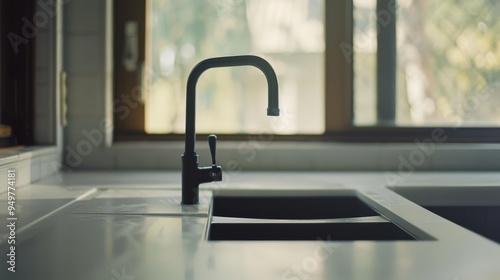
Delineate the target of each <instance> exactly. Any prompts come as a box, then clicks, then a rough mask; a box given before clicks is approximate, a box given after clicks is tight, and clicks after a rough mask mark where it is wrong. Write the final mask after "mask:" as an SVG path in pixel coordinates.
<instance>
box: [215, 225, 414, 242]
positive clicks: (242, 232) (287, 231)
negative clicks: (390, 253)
mask: <svg viewBox="0 0 500 280" xmlns="http://www.w3.org/2000/svg"><path fill="white" fill-rule="evenodd" d="M208 239H209V240H214V241H215V240H241V241H243V240H247V241H250V240H253V241H257V240H283V241H314V240H324V241H327V240H328V241H352V240H374V241H388V240H415V238H413V237H412V236H411V235H409V234H408V233H406V232H405V231H403V230H402V229H400V228H399V227H398V226H396V225H394V224H393V223H322V224H212V225H211V227H210V235H209V238H208Z"/></svg>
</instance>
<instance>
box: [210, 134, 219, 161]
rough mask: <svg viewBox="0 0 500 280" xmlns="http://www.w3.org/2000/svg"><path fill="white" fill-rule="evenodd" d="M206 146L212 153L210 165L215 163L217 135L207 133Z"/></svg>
mask: <svg viewBox="0 0 500 280" xmlns="http://www.w3.org/2000/svg"><path fill="white" fill-rule="evenodd" d="M208 146H209V147H210V153H211V154H212V165H213V166H215V165H217V163H216V160H215V155H216V150H217V135H215V134H210V135H208Z"/></svg>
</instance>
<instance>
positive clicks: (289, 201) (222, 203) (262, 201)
mask: <svg viewBox="0 0 500 280" xmlns="http://www.w3.org/2000/svg"><path fill="white" fill-rule="evenodd" d="M212 214H213V216H220V217H239V218H256V219H297V220H298V219H333V218H352V217H364V216H376V215H378V213H377V212H375V211H373V210H372V209H371V208H370V207H368V206H367V205H366V204H365V203H364V202H362V201H361V200H360V199H359V198H357V197H355V196H329V197H325V196H318V197H316V196H311V197H277V196H276V197H274V196H265V197H250V196H249V197H224V196H221V197H217V196H216V197H214V201H213V212H212Z"/></svg>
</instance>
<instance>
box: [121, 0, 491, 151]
mask: <svg viewBox="0 0 500 280" xmlns="http://www.w3.org/2000/svg"><path fill="white" fill-rule="evenodd" d="M115 1H117V0H115ZM149 1H150V0H144V1H133V2H135V3H137V2H140V3H144V5H145V6H147V5H146V3H148V2H149ZM388 1H391V0H378V5H377V7H381V6H382V4H381V3H386V2H388ZM386 4H387V3H386ZM324 5H325V9H324V10H325V19H324V20H325V54H324V61H325V64H324V70H325V79H324V81H325V132H324V133H323V134H314V135H312V134H294V135H272V137H262V135H254V134H220V135H221V136H222V137H221V139H224V140H229V141H242V140H248V139H254V138H258V139H261V138H262V140H263V141H266V139H267V140H272V141H315V142H332V141H337V142H366V143H374V142H390V143H393V142H398V143H399V142H415V141H425V140H428V139H432V138H433V135H434V133H436V131H439V133H442V135H444V137H445V138H446V142H447V143H497V142H500V127H499V128H496V127H466V126H461V127H458V126H457V127H452V126H442V127H430V126H429V127H410V126H406V127H403V126H389V125H375V126H355V125H354V123H353V120H354V112H353V110H354V101H353V97H354V85H353V82H354V79H353V78H354V63H353V61H354V57H353V54H350V57H346V56H345V53H344V52H343V51H342V48H341V47H340V46H341V45H342V44H348V45H350V46H352V45H353V8H354V5H353V0H344V1H327V0H325V1H324ZM114 6H115V10H114V12H115V19H116V18H117V17H118V18H121V15H123V14H121V13H124V12H123V11H125V10H128V9H126V8H125V3H124V2H122V1H120V5H114ZM117 7H119V9H118V8H117ZM377 9H378V8H377ZM134 11H136V12H138V11H146V9H145V8H144V9H137V7H135V9H134ZM327 15H328V16H327ZM137 18H144V22H143V23H141V26H143V27H146V26H147V24H146V20H145V19H146V17H145V16H144V15H142V16H141V15H138V16H137ZM117 26H120V25H116V24H115V26H114V28H115V32H114V34H115V35H114V36H115V38H114V39H115V40H114V44H115V45H114V46H113V48H114V51H115V55H114V65H115V78H114V84H115V85H114V86H115V90H114V100H120V95H119V92H118V91H117V90H116V89H117V83H119V82H121V81H124V80H127V79H125V78H124V77H122V76H119V75H117V74H116V73H117V72H116V67H117V65H118V64H117V63H119V61H118V59H120V58H121V56H120V54H121V51H120V50H119V49H118V48H120V47H121V46H122V45H123V38H120V35H117V33H120V32H121V31H120V30H118V29H116V28H117ZM393 27H394V28H395V24H394V26H393ZM387 30H392V29H386V31H387ZM141 32H142V34H143V35H141V38H147V34H146V30H145V29H144V30H141ZM380 36H385V37H383V38H387V37H389V38H390V37H391V36H390V34H387V32H385V33H384V32H381V34H379V38H380ZM121 37H123V36H121ZM393 37H394V36H393ZM141 48H144V46H142V47H141ZM141 55H142V59H143V60H144V61H146V60H147V57H146V54H144V53H143V54H141ZM390 55H391V54H390V53H388V52H384V53H381V54H377V56H378V59H379V60H382V61H384V60H387V59H388V57H387V56H390ZM394 71H395V69H394ZM135 75H136V76H138V75H137V73H136V74H135ZM382 79H383V77H379V78H378V80H379V83H380V81H381V80H382ZM394 80H395V77H394ZM390 86H391V85H390V84H389V85H377V88H378V91H377V99H379V100H380V99H382V98H384V96H382V95H386V96H385V97H387V96H391V95H395V93H394V92H390V91H387V90H385V91H382V90H381V89H384V88H385V89H387V87H389V88H390ZM139 106H142V108H143V107H144V105H143V104H142V105H141V104H139ZM134 110H136V109H134ZM141 110H143V109H141ZM141 110H139V111H141ZM391 114H393V112H391V110H388V112H386V113H385V114H379V116H378V118H379V119H383V118H384V115H385V117H387V115H389V116H390V115H391ZM114 116H115V117H114V119H115V127H117V126H116V124H117V122H118V123H120V124H119V126H118V127H119V128H120V129H115V130H114V131H113V141H114V142H129V141H132V142H135V141H183V140H184V134H147V133H145V132H144V131H141V130H140V129H137V127H138V126H137V125H136V126H135V127H134V128H133V129H127V125H126V124H124V123H123V122H120V121H118V120H117V117H116V113H115V114H114ZM129 118H130V117H129ZM129 118H127V120H128V119H129ZM142 119H144V115H143V116H142ZM134 122H135V123H136V124H137V119H135V121H134ZM139 127H140V126H139ZM142 127H144V125H143V126H142ZM207 135H208V134H198V135H197V139H198V140H204V139H206V137H207ZM264 138H265V139H264Z"/></svg>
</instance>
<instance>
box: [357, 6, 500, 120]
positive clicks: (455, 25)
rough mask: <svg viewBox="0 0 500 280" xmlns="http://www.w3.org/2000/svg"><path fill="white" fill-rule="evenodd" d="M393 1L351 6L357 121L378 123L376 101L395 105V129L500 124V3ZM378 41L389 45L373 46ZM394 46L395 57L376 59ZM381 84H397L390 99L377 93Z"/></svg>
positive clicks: (387, 56)
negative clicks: (381, 40) (386, 82)
mask: <svg viewBox="0 0 500 280" xmlns="http://www.w3.org/2000/svg"><path fill="white" fill-rule="evenodd" d="M377 3H378V5H377ZM394 3H395V2H394V1H387V0H381V1H376V0H355V1H354V92H355V95H354V97H355V105H354V123H355V124H356V125H377V124H378V123H380V121H381V120H380V118H377V115H378V114H377V108H378V106H377V102H383V101H384V99H382V98H377V95H379V96H393V97H394V99H395V102H388V104H389V106H391V104H394V107H395V108H389V109H390V110H394V111H395V114H394V119H393V120H390V121H392V122H390V123H389V124H392V125H397V126H498V125H500V76H499V74H500V72H499V71H500V46H499V44H498V41H499V35H498V34H499V31H500V20H499V19H498V16H497V15H498V13H499V12H500V3H499V2H498V1H488V0H478V1H462V0H441V1H437V0H434V1H417V0H413V1H412V0H398V1H397V5H395V4H394ZM395 19H396V24H395V29H391V26H392V25H393V21H394V20H395ZM394 31H395V32H394ZM386 33H389V34H386ZM390 33H392V34H390ZM381 36H385V37H383V38H384V39H386V41H385V42H378V43H377V39H378V40H380V39H381ZM387 38H388V39H387ZM391 44H394V46H396V50H397V52H396V53H392V54H388V55H387V54H386V53H384V55H385V57H381V56H379V57H378V59H377V54H378V53H380V52H378V51H377V49H378V48H380V47H381V48H391ZM391 50H392V49H391ZM382 52H384V50H382ZM394 58H395V60H394ZM387 61H390V62H392V61H395V67H394V68H393V67H391V66H390V65H387ZM377 63H380V64H384V65H383V66H384V67H386V68H383V67H382V68H378V67H377ZM377 69H379V71H377ZM393 70H394V71H395V72H394V71H393ZM377 77H378V78H377ZM380 80H385V81H387V80H390V81H393V82H394V84H395V86H394V87H391V88H389V89H388V88H384V90H386V91H389V90H394V93H388V94H386V93H378V92H377V82H379V83H380ZM379 90H380V89H379ZM382 121H383V120H382Z"/></svg>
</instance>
